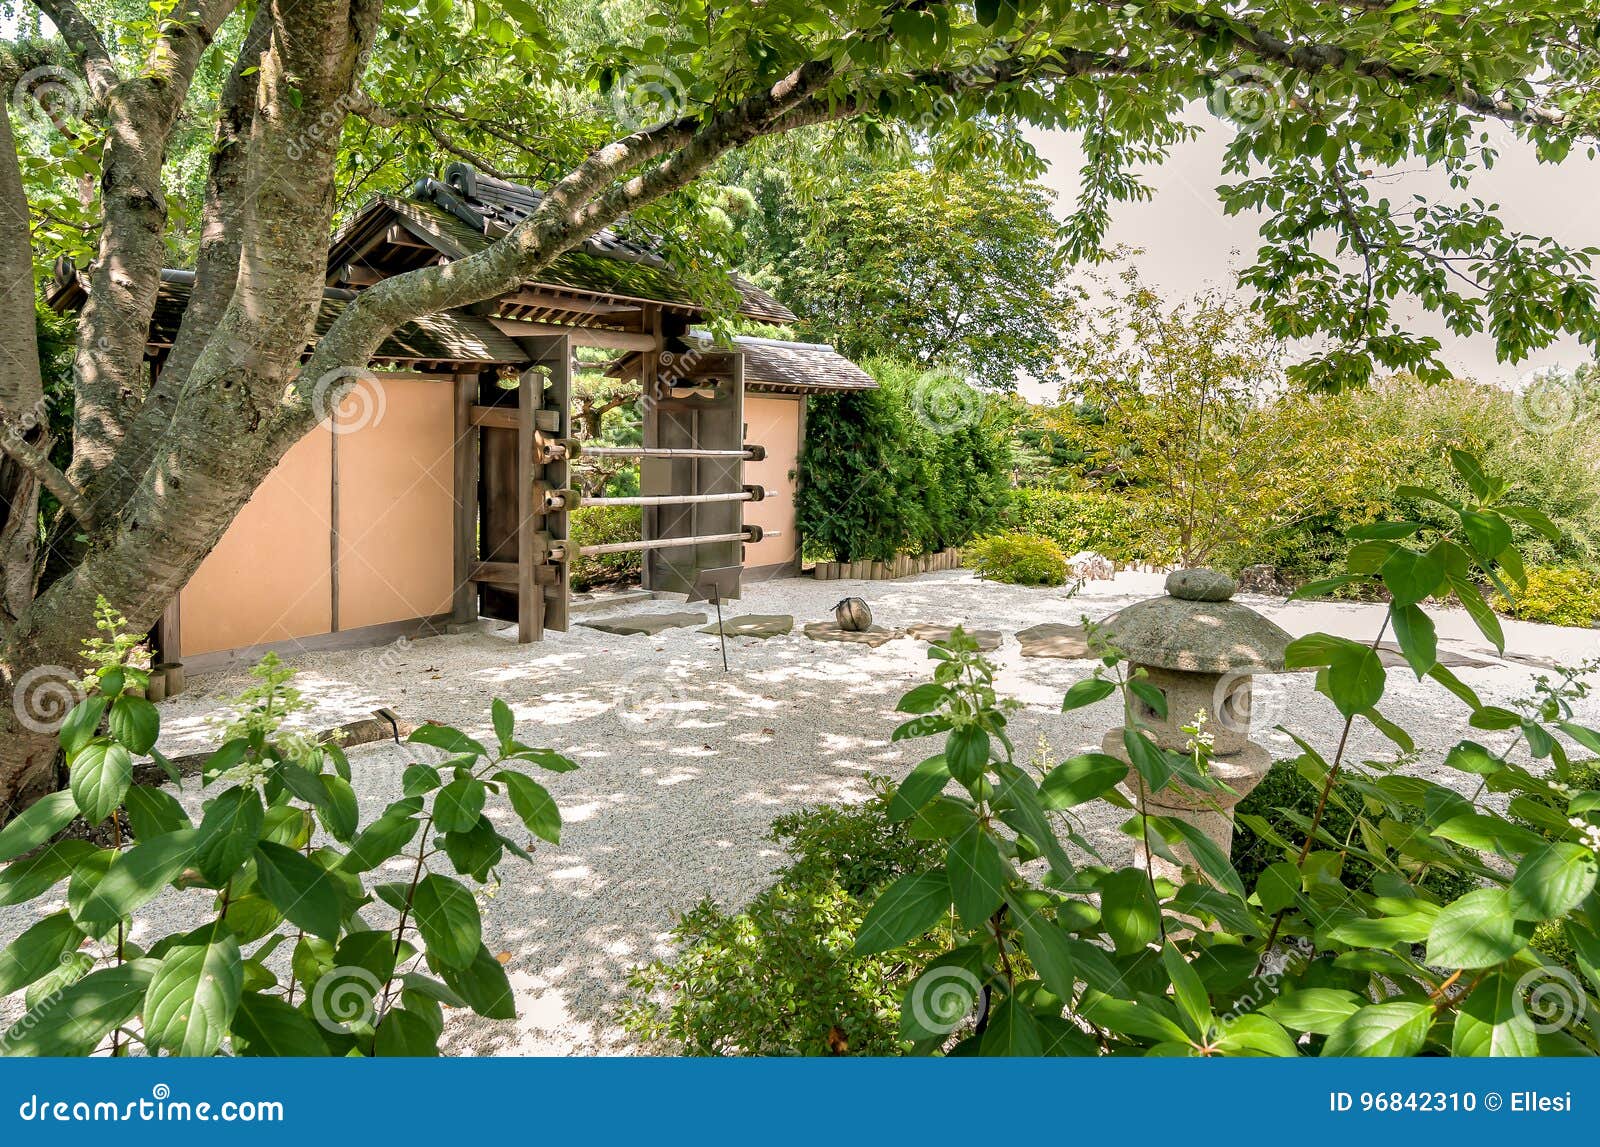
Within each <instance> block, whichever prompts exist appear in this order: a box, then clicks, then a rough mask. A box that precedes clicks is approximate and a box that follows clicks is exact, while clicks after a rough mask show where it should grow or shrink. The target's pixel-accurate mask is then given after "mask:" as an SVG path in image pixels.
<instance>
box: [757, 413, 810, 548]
mask: <svg viewBox="0 0 1600 1147" xmlns="http://www.w3.org/2000/svg"><path fill="white" fill-rule="evenodd" d="M803 403H804V399H801V398H798V397H796V398H786V397H780V396H777V395H770V394H751V393H749V392H748V391H747V392H746V393H745V396H744V421H745V441H746V442H759V443H760V444H761V445H763V446H765V447H766V448H767V456H766V458H765V459H764V460H763V461H760V462H746V463H745V465H744V480H745V481H746V482H748V483H750V484H751V485H756V486H765V487H766V488H767V496H766V499H765V501H761V502H749V503H746V505H745V508H744V520H745V521H746V522H748V523H751V524H754V525H757V526H760V527H761V528H762V529H763V530H765V531H768V533H769V536H768V537H765V538H763V539H762V540H761V541H759V542H757V543H755V544H754V545H748V546H746V547H745V549H744V564H745V565H746V566H747V567H749V568H755V567H759V566H775V565H781V564H783V563H785V562H789V561H792V560H794V558H795V556H796V555H795V548H796V546H798V545H799V542H800V539H799V536H798V535H797V534H796V533H795V527H794V492H795V480H794V479H793V478H792V477H790V475H791V474H793V473H795V472H796V470H797V469H798V468H799V465H800V429H801V414H802V409H803ZM773 531H776V536H771V533H772V532H773Z"/></svg>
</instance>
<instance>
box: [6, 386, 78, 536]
mask: <svg viewBox="0 0 1600 1147" xmlns="http://www.w3.org/2000/svg"><path fill="white" fill-rule="evenodd" d="M28 430H29V427H28V426H27V425H26V424H25V423H24V422H23V421H22V420H21V419H19V418H16V417H14V416H12V415H11V414H10V413H8V412H4V411H0V450H3V451H5V453H6V454H8V455H10V456H11V458H12V459H13V460H15V461H16V463H17V464H18V465H19V466H21V467H22V468H23V469H24V470H26V471H27V472H28V473H30V474H32V475H33V476H34V477H35V478H37V479H38V480H39V484H40V485H41V486H43V487H44V488H45V489H46V490H49V491H50V492H51V493H52V494H54V495H55V496H56V500H57V501H59V502H60V503H61V504H62V505H63V506H64V507H66V510H67V513H69V514H71V515H72V516H73V517H74V518H76V519H77V520H78V522H79V524H81V525H82V526H83V527H84V528H85V529H90V528H92V527H93V526H94V512H93V511H92V510H91V509H90V507H89V501H88V499H87V498H86V497H84V494H83V491H82V490H80V489H78V487H76V486H74V485H73V484H72V480H71V479H69V478H68V477H67V476H66V475H65V474H63V473H62V472H61V470H60V469H59V468H58V467H57V466H56V464H55V463H54V462H52V461H50V453H49V451H50V439H49V438H48V437H45V438H43V439H42V440H41V441H40V443H39V444H38V445H37V446H36V445H34V444H33V443H31V442H29V441H28V439H27V437H26V435H27V433H28Z"/></svg>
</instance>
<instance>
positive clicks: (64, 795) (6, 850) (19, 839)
mask: <svg viewBox="0 0 1600 1147" xmlns="http://www.w3.org/2000/svg"><path fill="white" fill-rule="evenodd" d="M77 815H78V802H77V799H76V798H75V797H74V796H73V795H72V793H71V792H68V791H66V790H63V791H61V792H54V793H47V794H45V795H44V796H42V797H40V798H39V799H38V800H36V801H34V802H33V803H32V804H31V805H29V806H28V807H27V808H25V809H23V810H22V811H21V812H20V813H18V814H17V815H16V816H14V817H12V818H11V820H10V821H9V822H8V823H7V824H6V826H5V827H4V828H0V861H6V860H14V859H16V858H17V857H19V856H21V855H22V854H23V853H25V852H32V851H33V850H34V849H35V848H38V847H39V846H40V845H41V844H43V843H44V842H45V841H47V840H49V839H50V838H51V837H52V836H54V835H55V834H56V833H58V832H60V831H61V830H62V829H64V828H66V827H67V825H69V824H71V823H72V819H73V818H74V817H75V816H77Z"/></svg>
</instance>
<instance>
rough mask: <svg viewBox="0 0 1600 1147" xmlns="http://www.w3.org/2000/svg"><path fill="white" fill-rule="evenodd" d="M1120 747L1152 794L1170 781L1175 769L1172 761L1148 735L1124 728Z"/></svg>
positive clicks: (1141, 731)
mask: <svg viewBox="0 0 1600 1147" xmlns="http://www.w3.org/2000/svg"><path fill="white" fill-rule="evenodd" d="M1122 747H1123V748H1124V749H1126V750H1127V752H1128V759H1129V760H1130V761H1132V762H1133V767H1134V768H1135V769H1136V770H1137V771H1138V773H1139V776H1140V777H1141V778H1142V779H1143V780H1144V783H1145V787H1147V788H1148V789H1149V790H1150V791H1151V792H1153V793H1157V792H1160V791H1161V790H1162V789H1164V788H1166V787H1167V782H1168V781H1170V780H1171V779H1172V774H1173V773H1174V772H1175V771H1176V769H1175V767H1174V765H1173V763H1172V760H1171V759H1170V758H1169V757H1168V756H1167V754H1166V753H1165V752H1163V751H1162V749H1161V746H1159V745H1157V744H1156V743H1155V741H1153V740H1152V739H1151V738H1150V736H1149V734H1147V733H1145V732H1144V731H1143V730H1141V729H1130V728H1126V727H1124V728H1123V730H1122Z"/></svg>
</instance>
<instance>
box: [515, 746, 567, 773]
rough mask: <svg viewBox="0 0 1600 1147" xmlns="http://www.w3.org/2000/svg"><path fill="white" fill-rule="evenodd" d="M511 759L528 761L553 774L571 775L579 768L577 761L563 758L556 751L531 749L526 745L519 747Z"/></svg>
mask: <svg viewBox="0 0 1600 1147" xmlns="http://www.w3.org/2000/svg"><path fill="white" fill-rule="evenodd" d="M511 759H512V760H515V761H528V762H530V763H532V764H535V765H538V766H539V767H540V768H541V769H544V770H545V771H546V772H551V773H570V772H572V771H573V770H574V769H576V768H577V767H578V762H577V761H574V760H573V759H572V758H571V757H564V756H562V755H561V754H560V753H558V752H556V751H555V750H554V749H530V748H528V747H527V746H525V745H519V746H517V751H516V752H514V753H512V754H511Z"/></svg>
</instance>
